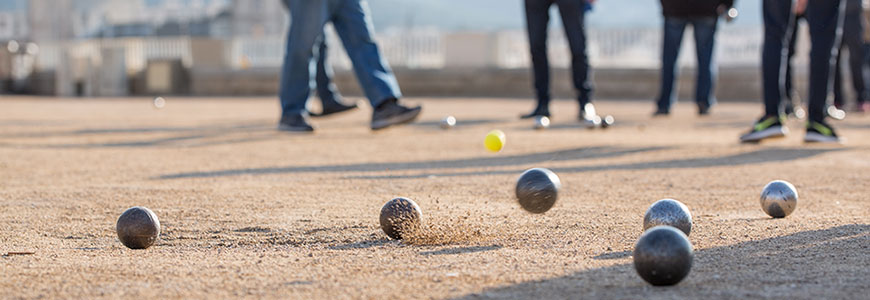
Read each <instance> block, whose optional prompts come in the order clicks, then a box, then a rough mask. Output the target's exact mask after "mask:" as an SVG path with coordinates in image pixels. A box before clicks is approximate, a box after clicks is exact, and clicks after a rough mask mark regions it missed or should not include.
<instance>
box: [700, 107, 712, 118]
mask: <svg viewBox="0 0 870 300" xmlns="http://www.w3.org/2000/svg"><path fill="white" fill-rule="evenodd" d="M698 115H699V116H702V117H703V116H709V115H710V107H709V106H706V105H699V106H698Z"/></svg>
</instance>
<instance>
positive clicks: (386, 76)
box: [330, 0, 421, 130]
mask: <svg viewBox="0 0 870 300" xmlns="http://www.w3.org/2000/svg"><path fill="white" fill-rule="evenodd" d="M330 2H331V3H334V4H335V5H336V6H335V13H334V15H333V19H332V24H333V26H335V30H336V32H338V35H339V37H340V38H341V41H342V43H344V49H345V50H347V54H348V57H350V60H351V62H352V63H353V69H354V72H355V73H356V77H357V80H359V83H360V86H361V87H362V89H363V91H365V94H366V97H367V98H368V99H369V103H371V105H372V107H373V108H374V112H373V113H372V124H371V127H372V129H374V130H377V129H382V128H386V127H388V126H392V125H398V124H404V123H407V122H411V121H413V120H414V119H416V118H417V116H419V114H420V111H421V108H420V107H414V108H408V107H404V106H401V105H399V104H398V99H399V98H400V97H402V93H401V91H399V83H398V81H397V80H396V76H395V75H393V71H392V70H391V69H390V67H389V65H388V64H387V61H386V60H385V59H384V58H383V56H382V55H381V52H380V50H379V49H378V45H377V44H376V43H375V40H374V26H373V25H372V20H371V13H370V11H369V6H368V2H366V1H365V0H331V1H330Z"/></svg>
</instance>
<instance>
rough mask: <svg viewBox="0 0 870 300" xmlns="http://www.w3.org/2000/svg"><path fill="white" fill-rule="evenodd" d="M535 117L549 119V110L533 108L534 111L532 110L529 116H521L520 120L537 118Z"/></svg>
mask: <svg viewBox="0 0 870 300" xmlns="http://www.w3.org/2000/svg"><path fill="white" fill-rule="evenodd" d="M537 117H547V118H549V117H550V109H549V108H546V107H538V108H535V110H533V111H532V112H530V113H529V114H526V115H521V116H520V119H531V118H537Z"/></svg>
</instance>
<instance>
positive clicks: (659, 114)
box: [652, 109, 671, 117]
mask: <svg viewBox="0 0 870 300" xmlns="http://www.w3.org/2000/svg"><path fill="white" fill-rule="evenodd" d="M669 115H671V112H670V111H667V110H664V109H657V110H656V111H655V112H654V113H653V114H652V116H653V117H667V116H669Z"/></svg>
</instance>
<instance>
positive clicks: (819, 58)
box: [804, 0, 845, 142]
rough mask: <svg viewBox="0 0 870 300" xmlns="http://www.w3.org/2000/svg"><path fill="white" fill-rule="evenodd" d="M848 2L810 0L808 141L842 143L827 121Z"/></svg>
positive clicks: (808, 19)
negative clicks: (846, 3)
mask: <svg viewBox="0 0 870 300" xmlns="http://www.w3.org/2000/svg"><path fill="white" fill-rule="evenodd" d="M844 3H845V2H844V1H840V0H837V1H833V0H809V1H808V4H807V23H808V24H809V28H810V39H811V42H812V47H811V49H810V91H809V112H808V113H809V123H808V124H809V125H808V127H807V136H806V137H805V138H804V140H805V141H807V142H838V141H839V138H838V137H837V135H836V133H834V131H833V129H832V128H831V126H830V125H828V124H827V123H826V122H825V117H826V116H827V105H828V103H829V100H830V92H831V88H832V86H833V81H832V80H831V75H832V72H834V58H835V56H836V55H837V52H838V51H837V50H838V48H839V47H837V45H839V42H840V35H841V33H842V31H841V28H842V25H843V17H844V14H843V9H844V8H845V6H844V5H843V4H844Z"/></svg>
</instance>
